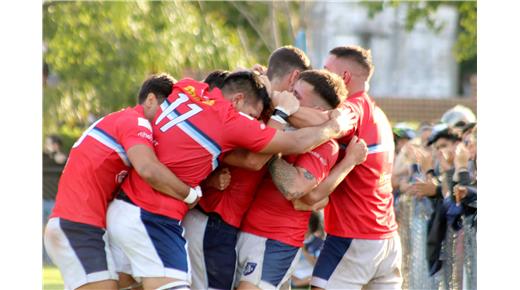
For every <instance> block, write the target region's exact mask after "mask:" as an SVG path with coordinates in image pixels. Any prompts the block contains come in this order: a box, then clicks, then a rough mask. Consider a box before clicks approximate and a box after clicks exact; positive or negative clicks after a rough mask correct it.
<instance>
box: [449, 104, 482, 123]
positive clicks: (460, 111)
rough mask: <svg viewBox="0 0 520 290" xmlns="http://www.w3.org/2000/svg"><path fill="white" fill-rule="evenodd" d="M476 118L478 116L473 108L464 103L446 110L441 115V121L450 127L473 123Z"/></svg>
mask: <svg viewBox="0 0 520 290" xmlns="http://www.w3.org/2000/svg"><path fill="white" fill-rule="evenodd" d="M476 120H477V118H476V117H475V114H474V113H473V112H472V111H471V109H470V108H468V107H465V106H462V105H456V106H455V107H453V108H451V109H449V110H448V111H446V112H445V113H444V115H442V117H441V122H442V123H445V124H447V125H448V126H450V127H455V125H461V126H464V125H465V124H468V123H473V122H475V121H476ZM457 123H458V124H457Z"/></svg>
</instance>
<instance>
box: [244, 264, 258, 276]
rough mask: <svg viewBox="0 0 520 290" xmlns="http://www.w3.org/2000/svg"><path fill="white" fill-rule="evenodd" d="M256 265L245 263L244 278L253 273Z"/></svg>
mask: <svg viewBox="0 0 520 290" xmlns="http://www.w3.org/2000/svg"><path fill="white" fill-rule="evenodd" d="M255 268H256V263H253V262H247V264H246V267H245V269H244V276H247V275H249V274H251V273H253V272H254V271H255Z"/></svg>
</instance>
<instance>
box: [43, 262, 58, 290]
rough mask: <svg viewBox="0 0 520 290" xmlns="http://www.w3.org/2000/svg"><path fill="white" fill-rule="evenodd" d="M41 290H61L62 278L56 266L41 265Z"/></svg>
mask: <svg viewBox="0 0 520 290" xmlns="http://www.w3.org/2000/svg"><path fill="white" fill-rule="evenodd" d="M43 290H63V280H62V279H61V274H60V271H59V270H58V268H56V267H43Z"/></svg>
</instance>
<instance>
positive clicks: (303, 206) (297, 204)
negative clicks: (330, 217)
mask: <svg viewBox="0 0 520 290" xmlns="http://www.w3.org/2000/svg"><path fill="white" fill-rule="evenodd" d="M329 200H330V199H329V197H328V196H327V197H325V198H324V199H322V200H320V201H318V202H317V203H315V204H313V205H309V204H307V203H305V202H303V201H302V198H299V199H295V200H292V204H293V207H294V209H295V210H299V211H318V210H321V209H323V208H325V207H326V206H327V204H328V203H329Z"/></svg>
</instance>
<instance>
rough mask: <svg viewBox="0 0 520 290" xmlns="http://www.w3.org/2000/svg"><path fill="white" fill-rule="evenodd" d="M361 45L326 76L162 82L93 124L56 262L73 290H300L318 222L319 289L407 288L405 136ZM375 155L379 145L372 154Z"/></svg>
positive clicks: (334, 55) (71, 180) (59, 217)
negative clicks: (399, 177) (294, 286)
mask: <svg viewBox="0 0 520 290" xmlns="http://www.w3.org/2000/svg"><path fill="white" fill-rule="evenodd" d="M373 70H374V66H373V64H372V60H371V55H370V51H368V50H365V49H363V48H361V47H358V46H341V47H336V48H334V49H332V50H331V51H330V53H329V55H328V57H327V58H326V62H325V69H321V70H316V69H311V65H310V61H309V59H308V58H307V56H306V55H305V53H304V52H302V51H301V50H299V49H297V48H295V47H292V46H284V47H281V48H278V49H276V50H275V51H274V52H273V53H272V54H271V56H270V57H269V60H268V66H267V68H265V67H263V66H261V65H256V66H255V67H254V68H253V69H252V70H243V69H241V70H236V71H234V72H227V71H214V72H213V73H211V74H210V75H208V76H207V77H206V79H205V80H204V81H203V82H199V81H196V80H193V79H190V78H184V79H181V80H179V81H176V80H175V79H174V78H172V77H171V76H169V75H167V74H159V75H153V76H151V77H150V78H148V79H147V80H146V81H145V82H144V83H143V84H142V86H141V89H140V92H139V96H138V100H139V104H138V105H136V106H135V107H133V108H126V109H124V110H121V111H118V112H114V113H111V114H108V115H106V116H105V117H103V118H101V119H99V120H98V121H96V122H95V123H93V124H92V125H91V126H90V127H89V128H88V129H87V130H86V131H85V132H84V133H83V135H82V136H81V137H80V138H79V139H78V140H77V141H76V143H75V144H74V146H73V148H72V150H71V153H70V157H69V160H68V162H67V164H66V166H65V169H64V171H63V174H62V176H61V179H60V182H59V186H58V194H57V198H56V205H55V208H54V210H53V212H52V214H51V218H50V219H49V222H48V224H47V226H46V230H45V237H44V239H45V241H44V242H45V247H46V249H47V251H48V253H49V256H50V257H51V259H52V260H53V262H54V263H55V264H56V265H57V266H58V268H59V269H60V271H61V274H62V276H63V279H64V283H65V287H66V288H67V289H190V288H191V289H234V288H238V289H288V288H290V283H289V279H290V277H291V274H292V273H293V271H294V269H295V266H296V263H297V261H298V260H299V255H300V254H301V247H302V246H303V241H304V236H305V233H306V231H307V225H308V222H309V218H310V215H311V211H313V210H319V209H323V208H324V223H325V231H326V233H327V238H326V240H325V243H324V246H323V249H322V251H321V254H320V256H319V258H318V261H317V263H316V266H315V268H314V272H313V277H312V283H311V284H312V287H313V288H316V289H321V288H323V289H361V288H362V287H363V288H364V289H365V288H366V289H376V288H383V289H400V287H401V283H402V278H401V272H400V267H401V246H400V242H399V236H398V235H397V232H396V230H397V224H396V222H395V217H394V212H393V211H394V210H393V197H392V187H391V181H390V177H391V172H392V162H393V152H394V142H393V136H392V130H391V127H390V124H389V122H388V120H387V118H386V116H385V114H384V113H383V112H382V111H381V109H379V108H378V107H377V106H376V104H375V103H374V101H373V100H372V99H371V98H370V97H369V96H368V94H367V91H368V83H369V80H370V77H371V76H372V73H373ZM367 144H368V146H367Z"/></svg>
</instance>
